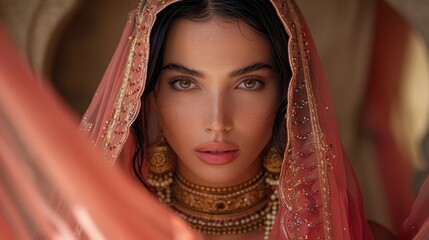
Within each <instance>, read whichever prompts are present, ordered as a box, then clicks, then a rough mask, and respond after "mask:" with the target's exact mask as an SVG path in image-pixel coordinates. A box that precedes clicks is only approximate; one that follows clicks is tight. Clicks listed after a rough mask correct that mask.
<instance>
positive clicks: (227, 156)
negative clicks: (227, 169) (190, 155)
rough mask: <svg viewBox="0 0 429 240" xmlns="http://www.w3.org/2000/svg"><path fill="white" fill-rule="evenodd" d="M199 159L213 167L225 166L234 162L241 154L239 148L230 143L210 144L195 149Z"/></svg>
mask: <svg viewBox="0 0 429 240" xmlns="http://www.w3.org/2000/svg"><path fill="white" fill-rule="evenodd" d="M195 153H196V155H197V156H198V158H199V159H200V160H201V161H203V162H205V163H207V164H211V165H223V164H227V163H230V162H232V161H234V159H236V158H237V156H238V155H239V153H240V149H239V147H237V146H235V145H232V144H228V143H208V144H205V145H202V146H200V147H198V148H197V149H195Z"/></svg>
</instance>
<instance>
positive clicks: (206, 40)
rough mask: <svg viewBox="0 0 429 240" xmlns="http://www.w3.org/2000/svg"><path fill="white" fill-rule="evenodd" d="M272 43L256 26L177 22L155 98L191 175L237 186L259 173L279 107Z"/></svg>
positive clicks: (167, 131)
mask: <svg viewBox="0 0 429 240" xmlns="http://www.w3.org/2000/svg"><path fill="white" fill-rule="evenodd" d="M278 92H279V91H278V80H277V77H276V72H275V69H274V63H273V58H272V53H271V45H270V41H269V40H267V39H265V38H264V37H262V36H261V35H260V34H258V33H257V32H256V31H255V30H253V28H252V27H250V26H249V25H247V24H245V23H243V22H240V21H232V20H225V19H223V18H216V17H215V18H214V19H212V20H210V21H208V22H194V21H189V20H184V19H179V20H177V21H176V22H175V23H174V24H173V25H172V26H171V29H170V31H169V33H168V37H167V42H166V46H165V54H164V62H163V69H162V71H161V75H160V78H159V80H158V85H157V87H156V94H155V96H156V97H155V103H156V109H157V111H158V113H159V117H160V121H161V124H162V128H163V131H164V135H165V137H166V139H167V141H168V142H169V143H170V146H171V147H172V148H173V150H174V152H175V153H176V154H177V158H178V170H179V172H180V173H181V175H182V176H183V177H184V178H186V179H187V180H189V181H191V182H194V183H198V184H201V185H206V186H229V185H235V184H239V183H242V182H244V181H246V180H248V179H250V178H252V177H253V176H254V175H255V174H256V173H257V172H258V171H259V169H260V167H261V159H262V158H261V153H262V152H263V150H264V148H265V147H266V146H267V144H268V142H269V141H270V138H271V134H272V128H273V123H274V117H275V113H276V110H277V107H278V105H279V103H278V102H279V101H278V100H279V94H278Z"/></svg>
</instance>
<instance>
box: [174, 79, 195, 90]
mask: <svg viewBox="0 0 429 240" xmlns="http://www.w3.org/2000/svg"><path fill="white" fill-rule="evenodd" d="M170 85H171V86H172V87H173V88H174V89H176V90H179V91H187V90H191V89H194V88H196V85H195V83H194V82H193V81H192V80H191V79H189V78H180V79H176V80H174V81H172V82H171V83H170Z"/></svg>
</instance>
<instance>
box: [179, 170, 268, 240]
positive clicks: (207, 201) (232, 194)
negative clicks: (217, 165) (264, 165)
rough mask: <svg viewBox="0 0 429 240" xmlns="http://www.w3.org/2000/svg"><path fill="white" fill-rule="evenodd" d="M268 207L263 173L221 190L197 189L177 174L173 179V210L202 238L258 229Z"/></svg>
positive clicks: (201, 187)
mask: <svg viewBox="0 0 429 240" xmlns="http://www.w3.org/2000/svg"><path fill="white" fill-rule="evenodd" d="M269 205H271V204H268V192H267V187H266V183H265V173H264V172H263V171H260V172H259V173H258V174H257V175H256V176H255V177H253V178H252V179H251V180H249V181H247V182H245V183H243V184H240V185H237V186H233V187H223V188H213V187H203V186H198V185H195V184H193V183H190V182H188V181H186V180H185V179H183V178H182V177H181V176H180V175H179V174H175V176H174V181H173V184H172V208H173V209H174V210H175V211H176V212H177V213H178V214H179V215H180V216H181V217H182V218H183V219H185V220H186V221H187V222H189V223H190V224H191V226H192V227H193V228H194V229H196V230H198V231H199V232H201V233H204V234H212V235H223V234H239V233H245V232H250V231H254V230H257V229H260V228H261V227H262V226H264V221H265V214H266V212H267V211H268V210H269V209H267V208H268V206H269Z"/></svg>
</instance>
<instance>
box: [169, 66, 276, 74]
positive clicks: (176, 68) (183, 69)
mask: <svg viewBox="0 0 429 240" xmlns="http://www.w3.org/2000/svg"><path fill="white" fill-rule="evenodd" d="M261 69H270V70H272V69H273V67H272V66H271V65H269V64H266V63H254V64H252V65H249V66H246V67H243V68H240V69H237V70H234V71H232V72H231V77H237V76H240V75H244V74H247V73H251V72H255V71H258V70H261ZM163 70H172V71H176V72H180V73H183V74H187V75H190V76H195V77H203V76H204V74H203V73H202V72H200V71H197V70H193V69H190V68H188V67H185V66H183V65H181V64H176V63H170V64H167V65H165V66H164V67H162V69H161V71H163Z"/></svg>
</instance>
